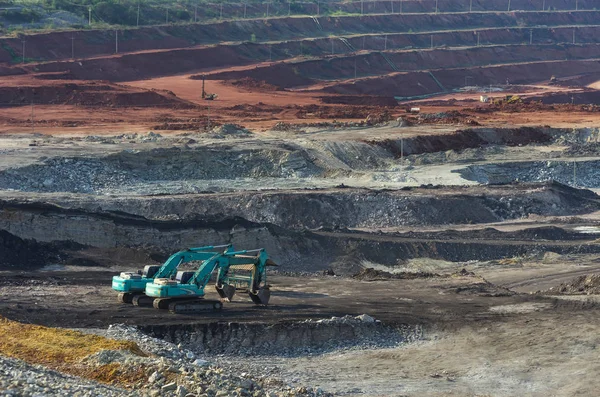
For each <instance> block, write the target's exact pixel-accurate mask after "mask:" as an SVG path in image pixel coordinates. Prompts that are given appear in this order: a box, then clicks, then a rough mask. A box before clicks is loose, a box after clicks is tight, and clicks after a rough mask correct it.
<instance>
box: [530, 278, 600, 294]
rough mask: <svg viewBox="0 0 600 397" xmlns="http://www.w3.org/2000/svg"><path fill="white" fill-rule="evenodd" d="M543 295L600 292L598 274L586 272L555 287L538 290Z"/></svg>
mask: <svg viewBox="0 0 600 397" xmlns="http://www.w3.org/2000/svg"><path fill="white" fill-rule="evenodd" d="M537 293H539V294H543V295H596V294H600V274H588V275H585V276H580V277H577V278H574V279H573V280H571V281H569V282H567V283H562V284H560V285H558V286H556V287H552V288H549V289H547V290H545V291H538V292H537Z"/></svg>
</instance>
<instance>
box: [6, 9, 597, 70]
mask: <svg viewBox="0 0 600 397" xmlns="http://www.w3.org/2000/svg"><path fill="white" fill-rule="evenodd" d="M580 1H582V2H584V1H585V0H580ZM599 15H600V12H598V11H592V10H586V11H580V12H572V13H567V12H560V13H549V12H513V13H498V14H495V13H489V14H478V13H471V14H467V13H464V14H447V15H440V14H437V15H432V14H421V15H419V14H402V15H401V14H393V15H389V14H388V15H365V16H362V17H358V16H346V17H321V18H319V25H317V24H316V23H315V22H314V20H313V19H312V18H310V17H300V18H277V19H271V20H269V23H265V21H264V19H258V20H244V21H225V22H220V23H214V24H189V25H171V26H153V27H144V28H139V29H123V30H121V37H120V40H119V50H120V51H121V52H123V53H126V52H133V51H141V50H150V49H173V48H183V47H188V46H194V45H200V44H215V43H218V42H223V41H233V42H247V41H250V40H251V38H252V37H256V39H257V40H258V41H259V42H264V41H277V40H289V39H299V38H317V37H328V36H329V35H331V34H337V35H351V34H361V33H384V34H385V33H395V32H396V33H397V32H423V31H434V30H455V29H487V28H490V27H521V26H524V27H529V26H539V25H546V26H555V25H596V24H598V20H599ZM71 36H72V32H70V31H67V32H51V33H46V34H36V35H27V36H26V39H27V57H28V58H31V59H35V60H36V61H41V62H48V61H57V60H68V59H70V58H71ZM21 41H22V39H21V38H3V39H0V63H7V64H10V63H16V62H18V60H19V59H20V57H21V48H22V43H21ZM77 44H78V45H77V47H76V48H77V56H78V57H80V58H85V57H93V56H99V55H112V54H114V32H113V31H112V30H85V31H79V32H77ZM357 48H359V47H357ZM117 59H118V58H117ZM166 59H168V58H167V57H163V58H162V60H163V61H164V60H166ZM110 67H111V66H108V64H106V65H105V68H110ZM140 78H143V77H142V76H140Z"/></svg>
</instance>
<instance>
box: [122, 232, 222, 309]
mask: <svg viewBox="0 0 600 397" xmlns="http://www.w3.org/2000/svg"><path fill="white" fill-rule="evenodd" d="M228 251H233V247H232V245H231V244H228V245H215V246H213V245H209V246H206V247H198V248H189V249H187V250H185V251H179V252H177V253H175V254H173V255H171V256H170V257H169V259H167V260H166V262H165V263H164V264H163V265H162V266H145V267H144V270H141V271H140V270H138V271H137V272H122V273H121V274H119V275H118V276H114V277H113V279H112V288H113V289H114V290H115V291H117V292H119V295H118V300H119V302H121V303H133V304H134V305H136V306H145V305H152V301H153V300H154V298H149V297H147V296H146V294H145V290H146V284H148V283H150V282H152V281H153V280H154V279H156V278H161V279H165V278H166V279H170V278H172V277H173V276H174V275H176V272H177V269H178V268H179V265H181V264H182V263H186V262H191V261H204V260H206V259H210V258H212V257H213V256H215V255H216V254H218V253H220V252H228Z"/></svg>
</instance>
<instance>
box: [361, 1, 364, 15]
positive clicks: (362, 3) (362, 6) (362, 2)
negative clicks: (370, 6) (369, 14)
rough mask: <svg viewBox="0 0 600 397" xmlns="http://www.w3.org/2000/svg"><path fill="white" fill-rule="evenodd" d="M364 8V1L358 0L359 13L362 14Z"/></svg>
mask: <svg viewBox="0 0 600 397" xmlns="http://www.w3.org/2000/svg"><path fill="white" fill-rule="evenodd" d="M364 8H365V3H364V1H363V0H360V15H363V13H364Z"/></svg>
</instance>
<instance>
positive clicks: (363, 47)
mask: <svg viewBox="0 0 600 397" xmlns="http://www.w3.org/2000/svg"><path fill="white" fill-rule="evenodd" d="M362 49H363V51H364V50H365V36H363V46H362Z"/></svg>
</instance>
